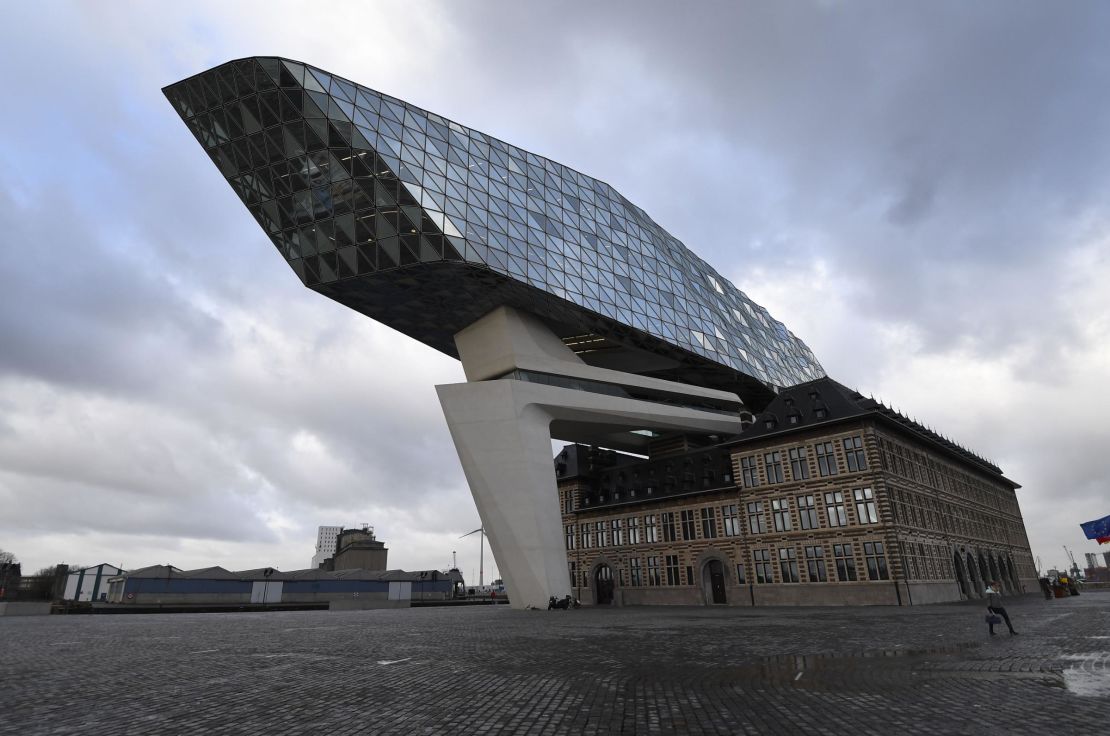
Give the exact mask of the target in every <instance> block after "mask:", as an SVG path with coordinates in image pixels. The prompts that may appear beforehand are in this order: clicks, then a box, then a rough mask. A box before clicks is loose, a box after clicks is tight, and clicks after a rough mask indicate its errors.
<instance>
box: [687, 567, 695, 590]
mask: <svg viewBox="0 0 1110 736" xmlns="http://www.w3.org/2000/svg"><path fill="white" fill-rule="evenodd" d="M686 584H687V585H693V584H694V568H693V567H691V566H690V565H687V566H686Z"/></svg>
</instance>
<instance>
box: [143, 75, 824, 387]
mask: <svg viewBox="0 0 1110 736" xmlns="http://www.w3.org/2000/svg"><path fill="white" fill-rule="evenodd" d="M165 94H166V96H167V97H168V98H169V100H170V101H171V102H172V103H173V105H174V107H175V108H176V110H177V111H178V113H179V114H180V115H181V117H182V118H183V119H184V120H185V122H186V124H187V125H188V126H189V129H190V130H192V132H193V134H194V135H195V136H196V138H197V140H198V141H199V142H200V143H201V145H202V146H203V147H204V149H205V151H206V152H207V153H208V155H209V156H210V157H211V158H212V160H213V161H214V162H215V164H216V166H217V167H218V168H219V170H220V172H221V173H222V174H223V175H224V177H226V179H227V180H228V182H229V183H230V184H231V186H232V188H233V189H234V190H235V192H236V194H238V195H239V197H240V198H241V199H242V200H243V202H244V203H245V204H246V205H247V207H248V209H249V210H250V211H251V214H253V215H254V217H255V219H257V220H258V223H259V224H260V225H261V226H262V228H263V229H264V230H265V232H266V234H267V235H268V236H269V237H270V239H271V240H272V241H273V243H274V245H275V246H277V249H278V251H279V252H280V253H281V254H282V256H283V257H284V258H285V259H286V260H287V261H288V263H289V265H290V266H291V267H292V269H293V270H294V271H295V272H296V274H297V276H299V277H300V279H301V280H302V281H303V282H304V284H305V285H306V286H308V287H309V288H312V289H314V290H316V291H318V292H320V293H321V294H324V295H326V296H328V297H330V298H332V299H334V300H336V301H338V302H340V303H342V304H345V305H347V306H349V307H351V308H352V309H355V310H357V311H359V312H361V313H363V314H365V315H367V316H369V317H372V318H374V319H376V320H379V321H381V322H383V323H385V324H387V325H389V326H391V327H393V328H395V329H397V330H399V331H401V332H403V333H405V334H407V335H410V336H412V337H414V338H416V339H418V340H420V341H422V342H424V343H426V344H428V345H430V346H432V347H434V348H436V349H438V350H440V351H442V352H444V353H447V354H449V355H452V356H455V357H458V353H457V350H456V346H455V344H454V341H453V336H454V335H455V334H456V333H457V332H458V331H459V330H461V329H462V328H464V327H466V326H467V325H469V324H472V323H474V322H475V320H477V319H478V318H480V317H481V316H482V315H484V314H487V313H488V312H490V310H492V309H494V308H496V307H498V306H509V307H513V308H516V309H520V310H523V311H525V312H528V313H530V314H532V315H536V316H538V317H540V318H541V319H543V320H544V321H545V322H546V323H547V324H548V326H549V327H550V328H551V329H552V330H553V331H554V332H555V333H556V334H557V335H558V336H559V337H561V338H562V339H563V340H564V342H565V344H567V345H568V346H569V347H570V348H571V349H572V350H573V351H574V352H576V353H577V354H578V355H579V357H581V359H582V360H583V361H584V362H586V363H587V364H590V365H597V366H603V367H610V368H616V369H619V370H623V371H629V372H633V373H638V374H642V375H649V376H654V377H658V378H664V379H667V380H672V381H679V382H683V383H687V384H694V385H700V386H706V387H712V388H718V389H723V390H726V391H731V392H735V393H737V394H738V395H739V396H740V397H741V398H743V399H744V400H745V401H746V402H747V403H749V404H754V405H757V408H758V405H761V404H763V403H765V402H766V401H767V400H768V399H769V397H770V396H771V395H772V392H773V390H774V388H773V387H782V386H787V385H792V384H796V383H800V382H803V381H808V380H812V379H814V378H818V377H820V376H822V375H824V372H823V371H822V369H821V366H820V364H819V363H818V362H817V360H816V358H815V357H814V355H813V353H812V352H811V351H810V350H809V348H808V347H806V345H805V344H804V343H802V341H800V340H799V339H798V338H796V337H795V336H794V335H793V334H791V333H790V331H789V330H787V329H786V327H785V326H784V325H783V324H782V323H781V322H779V321H777V320H775V319H774V318H773V317H771V315H770V314H769V313H768V312H767V310H766V309H764V308H763V307H761V306H759V305H758V304H756V303H754V302H753V301H751V300H750V299H749V298H748V297H747V296H745V295H744V294H743V293H742V292H740V291H739V290H738V289H736V288H735V287H734V286H733V285H732V284H731V283H729V282H728V280H726V279H725V278H723V277H722V276H721V275H720V274H719V273H717V272H716V271H715V270H714V269H713V268H712V267H710V266H709V265H708V264H706V263H705V262H704V261H702V260H701V259H700V258H698V257H697V256H695V255H694V254H693V253H692V252H691V251H690V250H689V249H687V248H686V247H685V246H684V245H683V244H682V243H681V242H679V241H678V240H677V239H676V238H675V237H674V236H672V235H671V234H670V233H668V232H667V231H666V230H664V229H663V228H662V227H660V226H659V225H658V224H657V223H655V222H654V221H653V220H652V219H651V218H650V217H649V216H648V215H647V214H646V213H645V212H644V211H643V210H641V209H640V208H639V207H637V206H635V205H634V204H632V203H631V202H629V201H628V200H627V199H625V198H624V197H623V196H621V195H620V193H618V192H617V191H616V190H615V189H613V188H612V187H611V186H609V185H608V184H606V183H604V182H602V181H598V180H597V179H593V178H591V177H589V176H586V175H585V174H582V173H579V172H578V171H575V170H573V169H570V168H568V167H566V166H563V165H562V164H559V163H556V162H554V161H551V160H550V159H546V158H543V157H541V156H537V155H536V154H533V153H529V152H527V151H523V150H521V149H519V148H517V147H515V146H513V145H510V144H508V143H506V142H504V141H501V140H498V139H497V138H493V137H491V136H489V135H486V134H484V133H480V132H478V131H476V130H471V129H469V128H466V127H464V126H462V125H459V124H458V123H455V122H452V121H450V120H447V119H446V118H443V117H441V116H439V115H436V114H434V113H430V112H427V111H425V110H421V109H419V108H417V107H414V106H412V105H410V104H408V103H406V102H403V101H401V100H398V99H395V98H393V97H390V96H388V95H384V94H381V93H379V92H376V91H374V90H372V89H368V88H366V87H363V86H361V85H358V84H355V83H353V82H350V81H347V80H345V79H341V78H339V77H336V76H334V75H331V74H328V73H327V72H324V71H321V70H319V69H316V68H314V67H311V66H307V65H305V64H301V63H298V62H295V61H289V60H286V59H280V58H274V57H257V58H250V59H241V60H238V61H232V62H229V63H227V64H223V65H221V66H218V67H216V68H214V69H211V70H209V71H206V72H204V73H202V74H198V75H197V76H194V77H191V78H189V79H186V80H184V81H181V82H178V83H176V84H172V85H170V86H168V87H166V89H165Z"/></svg>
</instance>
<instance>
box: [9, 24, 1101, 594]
mask: <svg viewBox="0 0 1110 736" xmlns="http://www.w3.org/2000/svg"><path fill="white" fill-rule="evenodd" d="M229 8H230V9H229ZM699 8H700V10H699V12H692V9H691V7H690V6H688V5H685V4H682V3H673V2H667V3H662V2H660V3H655V4H652V3H640V2H637V3H618V2H611V3H581V4H576V3H557V4H555V3H550V4H540V3H510V2H506V3H478V2H455V3H430V2H429V3H412V2H397V3H375V4H371V3H361V4H357V5H356V4H350V3H344V4H336V5H334V6H326V5H325V4H323V3H303V2H302V3H295V4H294V3H278V2H264V3H262V2H260V3H234V4H232V3H173V4H166V3H159V4H155V3H142V4H139V3H136V4H134V5H130V6H129V5H128V4H126V3H73V4H67V3H15V4H11V3H9V4H8V5H7V6H5V8H4V11H3V13H4V17H5V18H4V19H5V23H4V25H5V27H7V28H8V29H9V30H14V31H15V32H14V33H9V34H6V37H5V41H4V43H3V44H2V45H0V60H2V61H3V69H4V70H5V75H4V76H5V84H4V90H5V91H4V100H3V102H2V103H0V233H2V235H0V238H2V240H0V243H2V245H3V258H0V548H2V549H5V550H9V551H11V552H14V553H15V554H16V556H17V557H18V558H19V559H20V560H21V561H22V562H23V563H24V565H25V567H27V568H31V569H37V568H38V567H41V566H45V565H50V564H54V563H57V562H62V561H64V562H67V563H70V564H95V563H99V562H112V563H116V564H122V565H123V566H124V567H139V566H144V565H148V564H154V563H172V564H175V565H177V566H179V567H184V568H190V567H200V566H207V565H214V564H218V565H224V566H226V567H229V568H232V569H244V568H252V567H260V566H263V565H274V566H277V567H279V568H282V569H297V568H303V567H305V566H307V565H308V562H309V559H310V558H311V556H312V554H313V551H314V549H313V545H314V543H315V533H316V527H317V525H320V524H344V525H347V526H354V525H356V524H359V523H362V522H366V523H370V524H373V525H374V526H375V527H376V529H377V532H378V536H379V538H381V539H383V540H385V541H386V543H387V545H388V546H389V548H390V566H391V567H402V568H408V569H422V568H433V567H436V568H442V567H446V566H447V565H448V564H449V562H450V559H451V552H452V550H458V553H459V566H460V568H461V569H462V570H463V573H464V575H465V576H466V577H467V578H468V580H469V579H471V578H472V577H473V576H474V573H475V572H476V570H477V567H478V542H477V538H476V537H471V538H468V539H466V540H461V541H460V540H459V539H458V537H459V536H460V535H461V534H463V533H465V532H468V531H470V530H472V529H474V528H476V527H477V526H478V525H479V520H478V515H477V512H476V510H475V508H474V504H473V502H472V500H471V498H470V494H469V491H468V490H467V488H466V484H465V480H464V478H463V474H462V471H461V468H460V465H459V461H458V458H457V456H456V454H455V452H454V448H453V446H452V444H451V440H450V436H449V434H448V432H447V429H446V426H445V422H444V420H443V416H442V413H441V412H440V409H439V405H438V402H437V400H436V395H435V390H434V388H433V387H434V385H435V384H437V383H449V382H456V381H462V380H464V379H463V375H462V369H461V367H460V366H459V364H458V363H457V362H456V361H454V360H452V359H450V358H447V357H445V356H443V355H441V354H439V353H436V352H434V351H433V350H432V349H430V348H427V347H424V346H423V345H421V344H419V343H417V342H415V341H413V340H411V339H409V338H406V337H404V336H402V335H400V334H398V333H395V332H393V331H391V330H390V329H388V328H386V327H383V326H381V325H379V324H377V323H375V322H372V321H371V320H369V319H367V318H365V317H362V316H360V315H358V314H356V313H355V312H353V311H351V310H348V309H346V308H345V307H342V306H340V305H339V304H337V303H335V302H332V301H330V300H328V299H325V298H324V297H321V296H318V295H316V294H315V293H313V292H311V291H309V290H307V289H305V288H303V287H302V286H301V285H300V282H299V281H298V280H297V278H296V277H295V276H294V274H293V272H292V271H291V270H290V269H289V268H288V266H286V265H285V264H284V263H283V262H282V259H281V258H280V257H279V256H278V254H277V253H276V252H275V250H274V247H273V245H272V244H271V243H270V242H269V241H268V240H267V239H266V238H265V236H264V235H263V233H262V231H261V229H260V228H259V227H258V226H257V225H256V224H255V222H254V221H253V219H252V218H251V216H250V214H249V213H248V212H247V210H246V208H245V207H243V205H242V204H241V203H240V202H239V200H238V199H237V198H236V197H235V196H234V195H233V193H232V191H231V189H230V188H229V187H228V186H227V184H226V183H225V182H224V181H223V180H222V179H221V177H220V175H219V172H218V171H217V170H216V168H215V166H213V165H212V163H211V162H210V161H209V160H208V158H207V157H206V156H205V155H204V154H203V152H202V151H201V149H200V148H199V146H198V145H197V143H196V142H195V140H194V139H193V137H192V136H191V135H190V134H189V132H188V130H187V129H186V127H185V126H184V125H183V124H182V123H181V121H180V119H179V118H178V117H177V115H176V114H175V113H174V111H173V110H172V108H171V107H170V105H169V104H168V103H167V102H166V100H165V98H164V97H163V96H162V94H161V91H160V88H161V87H163V86H164V85H166V84H169V83H171V82H174V81H177V80H179V79H181V78H183V77H186V76H189V75H192V74H194V73H196V72H199V71H202V70H204V69H207V68H209V67H212V66H214V65H217V64H220V63H222V62H224V61H227V60H230V59H234V58H239V57H244V56H251V55H259V54H276V55H282V56H287V57H291V58H294V59H300V60H303V61H306V62H310V63H312V64H314V65H316V66H319V67H321V68H323V69H326V70H329V71H331V72H334V73H336V74H338V75H341V76H345V77H347V78H349V79H352V80H355V81H358V82H360V83H363V84H366V85H367V86H370V87H373V88H375V89H378V90H381V91H383V92H387V93H389V94H392V95H395V96H397V97H400V98H402V99H404V100H407V101H409V102H412V103H414V104H416V105H419V106H421V107H424V108H426V109H429V110H432V111H435V112H438V113H440V114H442V115H444V116H446V117H449V118H452V119H454V120H457V121H459V122H460V123H462V124H464V125H468V126H470V127H474V128H477V129H478V130H481V131H483V132H487V133H489V134H492V135H495V136H497V137H499V138H501V139H503V140H506V141H509V142H510V143H513V144H515V145H518V146H520V147H522V148H524V149H526V150H530V151H534V152H536V153H539V154H541V155H544V156H548V157H550V158H553V159H555V160H556V161H559V162H562V163H565V164H567V165H569V166H572V167H574V168H576V169H578V170H580V171H582V172H584V173H587V174H589V175H591V176H595V177H598V178H600V179H602V180H604V181H606V182H608V183H610V184H612V185H613V186H614V187H615V188H616V189H618V190H619V191H620V192H621V193H622V194H624V195H625V196H626V197H628V198H629V199H630V200H631V201H633V202H634V203H636V204H637V205H639V206H641V207H643V208H644V209H645V210H646V211H647V212H648V213H649V214H650V215H651V216H652V217H653V218H654V219H655V220H656V221H657V222H659V223H660V224H661V225H662V226H663V227H665V228H667V229H668V230H669V231H670V232H671V233H673V234H674V235H675V236H676V237H678V238H679V239H680V240H682V241H683V242H684V243H685V244H686V245H687V246H689V247H690V248H691V249H692V250H693V251H694V252H695V253H697V254H698V255H700V256H701V257H702V258H704V259H705V260H707V261H708V262H710V263H711V264H713V265H714V266H715V267H716V268H717V269H718V270H719V271H721V273H723V274H725V275H726V276H728V277H730V278H731V279H732V280H733V282H734V283H735V284H736V285H737V286H739V287H740V288H741V289H742V290H744V291H745V292H746V293H747V294H748V295H749V296H751V297H752V298H753V299H754V300H755V301H757V302H758V303H760V304H762V305H764V306H766V307H767V308H768V309H769V310H770V311H771V313H772V314H773V315H774V316H775V317H777V318H778V319H781V320H782V321H783V322H785V323H786V324H787V326H788V327H789V328H790V329H791V330H792V331H793V332H794V333H795V334H796V335H798V336H799V337H800V338H801V339H802V340H804V341H806V342H807V344H808V345H809V346H810V347H811V348H813V350H814V351H815V352H816V354H817V356H818V358H819V359H820V360H821V362H822V363H823V365H824V367H825V369H826V370H827V372H828V373H829V374H830V375H831V376H833V377H834V378H836V379H838V380H840V381H841V382H843V383H846V384H848V385H850V386H854V387H857V388H859V389H860V390H861V391H863V392H864V393H865V394H870V393H874V394H875V396H876V397H881V398H883V399H884V400H885V401H886V402H887V403H890V404H893V405H895V406H896V407H897V408H899V409H900V410H902V411H903V412H904V413H906V414H909V415H911V416H914V417H916V418H917V419H918V420H920V421H922V422H925V423H928V424H930V425H932V426H934V427H936V428H937V429H938V430H940V431H942V432H944V433H945V434H947V435H948V436H950V437H952V438H953V439H955V440H956V441H958V442H960V443H962V444H964V445H965V446H967V447H969V448H971V449H973V450H975V451H976V452H978V453H980V454H981V455H984V456H986V457H988V458H991V459H992V460H994V461H995V462H997V463H998V464H999V465H1001V466H1002V468H1003V470H1004V471H1005V472H1006V474H1007V475H1008V476H1009V477H1010V478H1013V479H1014V480H1015V481H1017V482H1018V483H1020V484H1021V485H1022V486H1023V488H1022V489H1021V490H1020V491H1018V497H1019V499H1020V502H1021V507H1022V511H1023V514H1024V516H1025V521H1026V526H1027V528H1028V530H1029V536H1030V540H1031V542H1032V546H1033V553H1034V556H1038V557H1041V558H1043V560H1044V563H1045V566H1046V567H1047V566H1052V565H1061V566H1062V565H1063V562H1064V556H1063V550H1062V549H1061V546H1062V545H1065V544H1066V545H1068V546H1069V547H1070V548H1071V549H1072V550H1073V552H1075V553H1076V554H1077V555H1078V554H1079V553H1080V552H1082V551H1095V550H1096V547H1095V545H1094V544H1093V543H1088V542H1085V541H1084V539H1083V535H1082V532H1081V531H1080V529H1079V526H1078V524H1079V522H1081V521H1086V520H1088V519H1093V518H1097V517H1100V516H1104V515H1106V514H1110V480H1108V479H1110V451H1108V450H1110V421H1108V419H1110V393H1108V387H1107V384H1108V378H1110V288H1108V287H1107V284H1108V283H1110V261H1108V253H1110V240H1108V239H1110V209H1108V206H1107V203H1108V202H1110V191H1108V188H1110V187H1108V185H1110V150H1108V147H1110V135H1108V131H1110V95H1108V94H1107V90H1110V55H1108V54H1107V52H1106V43H1105V42H1106V38H1107V37H1110V6H1107V5H1105V4H1096V3H1091V4H1084V3H1069V4H1067V5H1064V6H1061V5H1055V4H1049V3H1042V2H1029V3H1021V2H1003V3H991V2H980V3H975V4H968V3H963V2H954V3H948V4H945V3H915V4H909V3H903V4H899V3H874V2H859V3H852V4H846V3H838V2H820V3H803V2H797V3H789V2H788V3H782V2H767V3H720V4H713V3H706V4H702V5H701V6H699ZM308 10H311V13H309V12H306V11H308ZM1103 549H1104V550H1105V549H1106V547H1103ZM490 567H492V566H491V565H490V562H489V559H488V552H487V570H488V569H489V568H490ZM487 577H491V576H489V575H488V576H487Z"/></svg>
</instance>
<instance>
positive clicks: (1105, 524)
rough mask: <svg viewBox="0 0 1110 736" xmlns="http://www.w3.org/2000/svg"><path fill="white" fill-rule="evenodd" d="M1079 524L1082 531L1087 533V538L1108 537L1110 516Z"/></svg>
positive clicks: (1109, 534)
mask: <svg viewBox="0 0 1110 736" xmlns="http://www.w3.org/2000/svg"><path fill="white" fill-rule="evenodd" d="M1079 526H1081V527H1083V533H1084V534H1086V535H1087V539H1100V538H1104V537H1110V516H1104V517H1102V518H1101V519H1096V520H1094V521H1087V522H1084V523H1082V524H1080V525H1079Z"/></svg>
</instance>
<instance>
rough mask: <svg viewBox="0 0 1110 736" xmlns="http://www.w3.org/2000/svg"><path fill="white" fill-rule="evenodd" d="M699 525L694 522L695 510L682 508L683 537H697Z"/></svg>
mask: <svg viewBox="0 0 1110 736" xmlns="http://www.w3.org/2000/svg"><path fill="white" fill-rule="evenodd" d="M697 535H698V532H697V526H696V525H695V524H694V510H693V509H682V538H683V539H697Z"/></svg>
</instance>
